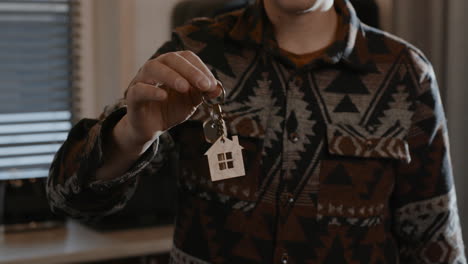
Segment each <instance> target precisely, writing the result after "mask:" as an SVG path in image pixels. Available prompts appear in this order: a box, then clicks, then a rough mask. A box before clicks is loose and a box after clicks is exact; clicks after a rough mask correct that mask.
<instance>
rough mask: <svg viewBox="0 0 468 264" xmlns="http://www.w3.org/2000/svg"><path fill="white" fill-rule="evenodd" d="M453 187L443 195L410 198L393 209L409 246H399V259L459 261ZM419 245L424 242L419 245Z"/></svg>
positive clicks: (460, 245)
mask: <svg viewBox="0 0 468 264" xmlns="http://www.w3.org/2000/svg"><path fill="white" fill-rule="evenodd" d="M456 212H457V206H456V197H455V189H454V188H452V190H451V191H450V192H449V193H448V194H445V195H441V196H438V197H434V198H432V199H428V200H424V201H419V202H413V203H410V204H407V205H405V206H403V207H402V208H400V209H398V210H397V211H396V219H397V223H396V230H397V231H398V233H399V234H400V235H401V236H402V237H401V239H403V240H405V241H411V243H412V246H411V247H406V246H402V247H401V249H400V254H401V256H402V260H404V261H412V263H462V260H463V259H464V247H463V241H462V240H461V235H460V234H461V230H460V229H459V227H460V224H459V218H458V214H456ZM418 245H421V246H423V245H425V246H424V247H422V249H421V248H419V247H418Z"/></svg>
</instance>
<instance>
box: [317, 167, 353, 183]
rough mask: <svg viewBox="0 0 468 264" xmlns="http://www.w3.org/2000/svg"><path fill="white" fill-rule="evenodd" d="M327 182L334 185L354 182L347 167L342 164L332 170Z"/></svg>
mask: <svg viewBox="0 0 468 264" xmlns="http://www.w3.org/2000/svg"><path fill="white" fill-rule="evenodd" d="M324 183H326V184H334V185H352V184H353V182H352V180H351V177H350V176H349V174H348V172H347V171H346V169H345V167H344V166H343V165H342V164H339V165H338V166H336V168H335V169H334V170H333V172H331V173H330V174H329V175H328V177H327V178H326V179H325V182H324Z"/></svg>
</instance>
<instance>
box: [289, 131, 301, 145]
mask: <svg viewBox="0 0 468 264" xmlns="http://www.w3.org/2000/svg"><path fill="white" fill-rule="evenodd" d="M289 139H290V140H291V141H292V142H294V143H296V142H298V141H299V134H297V133H296V132H293V133H291V134H290V135H289Z"/></svg>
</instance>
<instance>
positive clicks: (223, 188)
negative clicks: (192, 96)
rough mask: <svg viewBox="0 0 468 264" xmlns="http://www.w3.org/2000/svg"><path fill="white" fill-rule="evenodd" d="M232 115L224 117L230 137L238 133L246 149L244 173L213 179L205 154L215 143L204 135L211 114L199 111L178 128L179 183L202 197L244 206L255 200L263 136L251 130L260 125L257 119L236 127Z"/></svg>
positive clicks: (243, 152)
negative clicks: (218, 179) (227, 177)
mask: <svg viewBox="0 0 468 264" xmlns="http://www.w3.org/2000/svg"><path fill="white" fill-rule="evenodd" d="M202 111H203V110H202ZM232 118H233V117H231V116H229V114H226V116H225V121H226V127H227V132H228V138H229V139H232V136H238V140H239V144H240V145H241V146H242V148H243V149H242V156H243V162H244V168H245V173H246V174H245V176H240V177H235V178H231V179H225V180H220V181H214V182H213V181H212V180H211V176H210V170H209V165H208V158H207V156H205V153H206V151H207V150H208V149H209V148H210V147H211V146H212V144H211V143H208V142H206V141H205V139H204V134H203V133H204V132H203V123H204V121H206V120H207V119H209V115H208V114H207V113H204V111H203V112H201V111H200V110H199V111H197V113H196V114H195V115H193V116H192V117H191V118H190V120H188V121H186V122H185V123H183V124H181V125H180V127H179V128H178V131H179V132H178V134H179V135H178V140H179V142H180V149H179V155H180V157H179V160H180V161H181V162H180V163H179V164H180V174H179V175H180V176H179V183H180V184H181V185H182V186H183V187H185V189H186V190H188V191H190V192H191V193H192V194H194V195H197V196H199V197H200V198H202V199H206V200H211V201H218V202H222V203H229V204H231V205H232V206H233V207H238V208H241V207H246V206H249V205H250V206H251V205H253V202H254V201H256V197H257V192H258V187H259V174H260V171H261V170H260V164H261V162H260V161H261V150H260V147H261V143H260V142H261V140H262V137H261V136H259V135H256V134H252V131H257V130H258V128H259V123H258V122H257V121H255V120H253V119H245V120H243V121H242V122H241V123H240V125H237V126H236V125H233V124H232ZM236 124H237V123H236Z"/></svg>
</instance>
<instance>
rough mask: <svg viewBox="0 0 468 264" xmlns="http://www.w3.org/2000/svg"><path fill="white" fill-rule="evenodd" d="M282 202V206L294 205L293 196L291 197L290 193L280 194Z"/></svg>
mask: <svg viewBox="0 0 468 264" xmlns="http://www.w3.org/2000/svg"><path fill="white" fill-rule="evenodd" d="M281 198H282V201H283V204H284V205H286V204H288V203H289V204H292V203H294V196H293V195H292V193H289V192H285V193H283V194H282V197H281Z"/></svg>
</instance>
